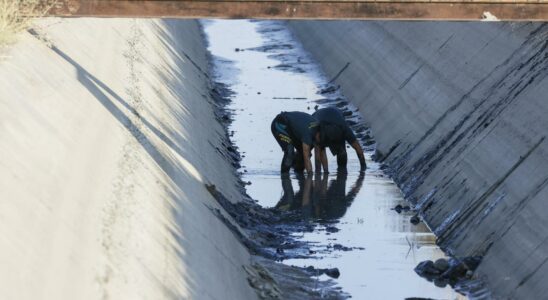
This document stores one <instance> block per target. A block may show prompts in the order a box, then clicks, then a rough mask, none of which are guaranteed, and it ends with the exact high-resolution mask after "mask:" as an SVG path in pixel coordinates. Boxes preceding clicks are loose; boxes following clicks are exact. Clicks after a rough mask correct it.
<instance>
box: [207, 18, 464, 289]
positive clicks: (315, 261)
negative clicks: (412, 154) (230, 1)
mask: <svg viewBox="0 0 548 300" xmlns="http://www.w3.org/2000/svg"><path fill="white" fill-rule="evenodd" d="M202 24H203V25H204V27H205V32H206V34H207V36H208V40H209V50H210V52H211V54H212V55H213V58H214V69H215V72H216V74H215V75H216V78H215V79H216V80H217V81H219V82H221V83H224V84H226V85H227V86H228V87H229V88H230V89H231V90H232V92H233V95H232V96H231V100H232V102H231V103H230V105H229V109H230V110H231V111H232V112H233V118H234V120H233V122H232V124H231V126H230V128H229V132H230V133H231V138H232V141H233V142H234V144H235V145H236V146H237V147H238V149H239V151H240V153H241V155H242V161H241V165H242V167H241V169H240V170H239V171H240V172H241V174H242V178H243V180H244V181H245V182H248V183H249V185H248V186H247V193H248V194H249V195H250V196H251V197H252V198H253V199H256V200H258V201H259V204H260V205H262V206H263V207H277V208H278V209H280V210H295V211H297V212H300V213H301V214H302V218H303V219H304V220H306V221H307V222H308V223H309V224H310V226H311V227H312V228H313V230H311V231H309V232H303V233H300V234H297V236H296V238H297V239H298V240H301V241H306V242H308V243H309V244H311V245H312V247H311V248H310V249H309V250H310V251H309V253H310V258H308V259H288V260H284V261H283V262H282V263H284V264H288V265H296V266H310V265H312V266H314V267H316V268H338V269H339V271H340V277H338V278H337V279H336V282H337V284H338V285H339V286H340V287H341V288H342V289H343V291H345V292H347V293H349V294H350V295H351V296H352V297H353V298H356V299H365V298H368V299H404V298H411V297H421V298H435V299H456V298H460V297H463V296H461V295H460V294H458V293H456V292H454V291H453V290H452V289H451V288H450V287H445V288H438V287H436V286H434V285H433V284H432V283H431V282H428V281H426V280H425V279H423V278H421V277H419V276H418V275H417V274H416V273H415V272H414V268H415V267H416V266H417V264H418V263H420V262H421V261H424V260H436V259H438V258H442V257H445V255H444V253H443V252H442V251H440V250H439V248H438V247H437V246H436V245H435V236H434V235H433V234H432V233H431V232H430V231H429V229H428V228H427V227H426V226H425V225H424V224H422V223H420V224H419V225H417V226H415V225H412V224H411V223H410V222H409V219H410V217H411V216H412V213H411V212H402V213H401V214H398V213H396V212H395V211H394V210H393V208H394V207H395V206H396V205H398V204H400V205H402V206H405V205H407V204H406V202H405V201H404V199H403V198H402V195H401V193H400V191H399V189H398V187H397V186H396V185H395V184H394V182H392V180H390V179H389V178H387V176H386V175H385V174H384V173H383V172H382V170H380V168H379V165H378V164H377V163H375V162H373V161H371V160H370V156H371V154H372V150H373V149H374V148H373V147H374V145H369V146H366V147H365V148H366V149H367V150H368V151H367V154H366V157H367V158H368V161H367V163H368V169H367V172H366V174H365V175H360V173H359V172H358V170H359V162H358V160H357V158H356V156H355V155H354V153H353V151H349V152H348V153H349V160H348V174H336V173H331V174H329V176H323V175H315V176H312V177H304V176H296V175H295V174H293V173H292V174H291V176H290V177H282V176H281V175H280V171H279V166H280V160H281V157H282V152H281V150H280V148H279V146H278V144H277V143H276V141H275V140H274V138H273V137H272V135H271V133H270V123H271V121H272V119H273V118H274V117H275V116H276V115H277V114H278V113H279V112H280V111H293V110H298V111H305V112H309V113H312V112H313V111H314V107H315V106H316V105H319V106H320V107H321V106H324V105H328V104H329V105H333V104H336V105H337V106H338V107H339V108H341V109H344V110H348V111H351V112H355V111H356V109H355V108H354V107H352V106H351V105H346V102H345V101H344V99H343V98H342V95H340V94H339V93H338V92H337V91H334V92H331V93H324V94H320V90H321V88H322V87H325V86H326V83H327V82H328V81H329V79H328V78H325V76H323V74H322V72H321V70H320V69H319V68H318V66H317V65H315V64H314V63H313V62H312V61H311V60H310V58H309V57H308V56H307V55H306V53H305V52H304V51H303V49H302V48H301V46H300V45H299V44H298V42H296V41H295V39H294V38H293V37H292V36H291V34H290V33H289V31H288V30H287V29H286V28H285V26H284V23H283V22H279V21H248V20H237V21H234V20H230V21H228V20H215V21H209V20H208V21H203V23H202ZM351 120H352V121H353V122H355V123H356V125H355V126H354V129H355V130H359V131H361V132H360V133H359V134H358V135H359V136H364V135H367V130H366V128H364V127H363V126H362V125H360V120H359V117H357V116H356V115H353V117H351ZM360 126H361V127H360ZM349 150H351V149H349ZM330 164H331V165H330V170H336V166H335V165H332V164H336V162H335V160H334V159H333V158H332V157H330ZM320 278H321V279H327V278H328V277H327V275H321V276H320Z"/></svg>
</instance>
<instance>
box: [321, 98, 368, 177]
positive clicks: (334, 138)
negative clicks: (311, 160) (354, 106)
mask: <svg viewBox="0 0 548 300" xmlns="http://www.w3.org/2000/svg"><path fill="white" fill-rule="evenodd" d="M312 116H313V117H314V118H316V120H318V122H320V129H319V132H320V134H319V141H317V143H318V147H316V149H315V150H314V151H315V153H314V156H315V160H316V172H321V168H322V166H323V169H324V172H328V163H327V155H326V153H325V148H326V147H328V148H329V149H330V150H331V153H332V154H333V155H335V156H337V166H338V169H339V171H346V164H347V161H348V157H347V154H346V144H345V142H347V143H348V144H350V145H351V146H352V148H354V150H355V151H356V155H357V156H358V159H359V160H360V170H361V171H365V169H366V167H367V166H366V163H365V157H364V154H363V149H362V147H361V146H360V143H359V142H358V140H357V139H356V136H355V135H354V132H353V131H352V129H350V126H348V124H347V123H346V120H345V119H344V116H343V115H342V113H341V112H340V111H339V110H338V109H336V108H331V107H328V108H322V109H318V110H317V111H316V112H314V114H312Z"/></svg>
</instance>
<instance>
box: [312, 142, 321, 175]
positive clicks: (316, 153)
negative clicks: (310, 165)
mask: <svg viewBox="0 0 548 300" xmlns="http://www.w3.org/2000/svg"><path fill="white" fill-rule="evenodd" d="M320 155H321V150H320V146H318V145H316V146H315V147H314V164H315V165H316V173H320V172H321V171H322V165H321V163H322V161H321V159H320Z"/></svg>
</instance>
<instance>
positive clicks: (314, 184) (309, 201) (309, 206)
mask: <svg viewBox="0 0 548 300" xmlns="http://www.w3.org/2000/svg"><path fill="white" fill-rule="evenodd" d="M364 177H365V174H364V173H360V175H359V177H358V178H357V179H356V182H355V183H354V185H353V186H352V187H351V188H350V191H349V192H348V193H346V180H347V174H346V172H340V173H338V174H337V177H336V178H335V179H332V180H331V182H328V180H329V177H328V175H327V174H323V177H322V175H321V174H316V176H315V178H314V180H313V179H312V176H307V177H305V176H303V175H298V176H297V181H298V183H299V191H298V192H297V193H295V192H294V190H293V185H292V183H291V179H290V177H289V175H288V174H284V175H282V178H281V179H282V188H283V191H284V193H283V195H282V198H281V199H280V201H279V202H278V204H277V205H276V208H278V209H281V210H301V211H302V214H303V218H304V219H309V218H313V219H320V220H322V221H329V220H336V219H339V218H341V217H343V216H344V214H345V213H346V210H347V208H348V207H350V205H351V204H352V201H354V198H355V197H356V195H357V194H358V193H359V191H360V189H361V187H362V184H363V179H364ZM328 183H329V185H328Z"/></svg>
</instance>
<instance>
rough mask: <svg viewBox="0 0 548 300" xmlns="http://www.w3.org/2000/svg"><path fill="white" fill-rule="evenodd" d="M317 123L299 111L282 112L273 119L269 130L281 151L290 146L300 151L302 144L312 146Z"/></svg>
mask: <svg viewBox="0 0 548 300" xmlns="http://www.w3.org/2000/svg"><path fill="white" fill-rule="evenodd" d="M318 125H319V123H318V121H317V120H316V119H315V118H314V117H312V116H311V115H309V114H307V113H303V112H299V111H290V112H282V113H280V114H278V115H277V116H276V118H274V120H273V121H272V125H271V126H270V129H271V130H272V134H273V135H274V138H275V139H276V141H278V144H280V147H282V150H284V151H285V149H286V148H287V145H288V144H292V145H293V146H294V147H295V148H296V149H297V150H302V144H303V143H304V144H307V145H310V147H311V148H312V147H313V146H314V135H315V134H316V132H317V130H318V129H319V128H318Z"/></svg>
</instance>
